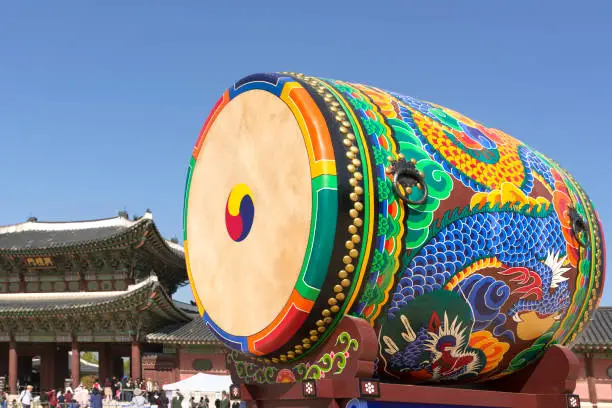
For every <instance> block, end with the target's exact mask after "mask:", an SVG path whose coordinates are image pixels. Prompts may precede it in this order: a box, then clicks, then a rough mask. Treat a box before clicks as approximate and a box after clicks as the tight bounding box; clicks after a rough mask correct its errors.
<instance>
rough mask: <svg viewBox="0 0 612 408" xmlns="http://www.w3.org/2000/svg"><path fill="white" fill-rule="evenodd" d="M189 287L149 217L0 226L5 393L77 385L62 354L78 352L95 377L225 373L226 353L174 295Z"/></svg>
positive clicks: (0, 355) (173, 250)
mask: <svg viewBox="0 0 612 408" xmlns="http://www.w3.org/2000/svg"><path fill="white" fill-rule="evenodd" d="M186 281H187V272H186V268H185V259H184V252H183V248H182V247H181V246H180V245H178V244H177V243H176V242H175V241H174V242H173V241H169V240H166V239H164V238H163V237H162V236H161V235H160V233H159V231H158V229H157V228H156V226H155V223H154V222H153V216H152V214H151V212H150V211H148V210H147V212H146V213H145V215H144V216H142V217H139V218H135V219H132V220H130V219H129V218H128V215H127V213H125V212H120V213H119V215H118V216H117V217H114V218H108V219H100V220H93V221H81V222H39V221H38V220H37V219H36V218H30V219H29V220H28V221H27V222H25V223H21V224H15V225H9V226H4V227H0V377H4V379H5V381H6V382H7V383H8V387H9V389H10V391H11V393H15V392H16V391H17V384H18V382H19V384H21V385H25V384H26V383H33V385H35V387H37V388H38V387H39V388H40V389H43V390H45V389H50V388H55V387H60V386H62V385H63V384H64V381H65V379H71V380H72V382H73V383H76V382H79V381H80V379H81V373H80V358H71V359H70V360H71V364H69V363H68V358H69V352H70V353H71V354H70V355H72V356H75V355H79V356H80V353H81V352H84V351H93V352H97V353H98V360H99V361H98V376H99V377H100V378H106V377H112V376H123V375H128V376H131V377H133V378H152V379H154V380H158V381H160V382H161V383H164V382H169V381H176V380H179V379H180V378H181V376H182V375H183V376H185V375H188V374H189V373H192V372H197V371H209V372H219V371H222V370H223V369H224V364H223V356H222V353H223V350H224V349H223V347H222V346H221V345H220V343H218V342H217V341H216V340H215V339H214V338H213V336H212V334H211V333H210V332H208V330H207V329H206V328H205V326H204V325H203V324H201V319H200V318H199V317H198V315H197V309H196V308H195V307H194V306H192V305H189V304H185V303H181V302H177V301H174V300H172V298H171V296H172V294H173V293H174V292H175V291H176V289H177V288H178V287H180V286H181V285H184V284H185V283H186ZM194 353H197V356H198V357H197V358H196V357H193V355H194ZM33 359H36V360H35V361H37V366H39V367H40V372H39V373H35V372H34V373H33V372H32V361H33ZM127 359H129V362H130V369H129V371H128V372H124V361H126V360H127Z"/></svg>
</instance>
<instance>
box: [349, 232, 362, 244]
mask: <svg viewBox="0 0 612 408" xmlns="http://www.w3.org/2000/svg"><path fill="white" fill-rule="evenodd" d="M351 241H353V242H354V243H356V244H358V243H360V242H361V237H360V236H359V235H356V234H355V235H353V236H352V237H351Z"/></svg>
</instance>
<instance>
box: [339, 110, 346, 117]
mask: <svg viewBox="0 0 612 408" xmlns="http://www.w3.org/2000/svg"><path fill="white" fill-rule="evenodd" d="M338 116H340V117H341V118H343V117H345V116H346V113H344V112H342V111H340V112H338Z"/></svg>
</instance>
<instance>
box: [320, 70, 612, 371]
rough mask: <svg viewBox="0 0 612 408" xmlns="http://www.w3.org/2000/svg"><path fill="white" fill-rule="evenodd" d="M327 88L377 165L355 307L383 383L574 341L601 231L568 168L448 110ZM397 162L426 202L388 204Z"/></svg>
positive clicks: (501, 365)
mask: <svg viewBox="0 0 612 408" xmlns="http://www.w3.org/2000/svg"><path fill="white" fill-rule="evenodd" d="M327 83H328V84H329V85H331V86H332V87H334V88H335V89H336V91H337V92H339V93H340V94H342V96H343V97H344V98H345V100H346V101H348V103H349V104H350V107H351V109H352V110H353V111H354V112H355V114H356V115H357V116H358V118H359V120H360V121H361V123H362V124H363V128H364V129H365V133H367V135H368V137H369V138H370V143H371V145H370V148H371V149H372V153H373V157H374V158H375V161H376V166H377V167H379V169H380V170H379V171H378V189H377V195H378V197H377V199H378V201H379V202H381V203H385V205H382V206H380V207H379V214H378V225H377V232H376V233H377V236H378V241H377V242H378V245H376V253H375V255H374V258H373V261H372V267H371V268H370V269H369V270H368V276H367V277H366V280H365V281H364V282H365V285H364V287H363V289H362V292H361V297H360V299H359V301H358V303H356V305H355V306H354V307H353V308H352V310H351V313H352V314H353V315H355V316H359V317H362V318H365V319H367V320H369V321H370V322H371V323H372V325H374V326H375V327H376V328H377V330H378V333H379V347H380V351H379V361H378V364H377V367H378V369H377V370H378V375H381V376H384V377H389V376H391V377H394V378H397V379H399V380H401V381H448V380H466V381H470V380H472V381H473V380H475V379H477V380H483V379H487V378H498V377H500V376H503V375H506V374H508V373H512V372H514V371H516V370H519V369H521V368H523V367H524V366H526V365H527V364H529V363H531V362H533V361H535V360H536V359H537V358H539V357H540V356H541V355H542V353H543V352H544V351H545V350H546V349H547V348H548V347H549V346H550V345H551V344H555V343H562V344H566V343H567V342H568V341H570V340H571V339H572V338H573V336H574V335H575V333H576V332H577V331H579V330H580V329H581V328H582V325H583V323H584V320H585V319H586V318H587V316H588V313H589V311H590V310H591V309H592V308H593V307H594V306H595V305H594V302H593V300H592V299H596V298H597V297H598V294H599V292H600V290H601V282H602V279H603V255H602V253H601V248H602V240H603V236H602V232H601V226H600V224H599V221H598V217H597V215H596V213H595V210H594V209H593V207H592V204H591V202H590V201H589V199H588V197H587V196H586V194H585V193H584V192H583V190H582V189H581V188H580V187H579V186H578V184H577V183H576V182H575V181H574V180H573V179H572V178H571V177H570V176H569V175H568V174H567V172H566V171H565V170H564V169H562V168H561V167H560V166H558V165H557V164H556V163H554V162H552V161H551V160H549V159H547V158H546V157H544V156H542V155H540V154H539V153H537V152H535V151H534V150H533V149H531V148H530V147H529V146H527V145H525V144H524V143H522V142H520V141H519V140H517V139H515V138H513V137H511V136H509V135H507V134H506V133H504V132H502V131H500V130H497V129H491V128H488V127H486V126H484V125H482V124H480V123H478V122H475V121H473V120H471V119H469V118H467V117H465V116H463V115H461V114H459V113H457V112H455V111H453V110H450V109H447V108H444V107H442V106H439V105H435V104H432V103H427V102H422V101H419V100H417V99H414V98H411V97H407V96H403V95H399V94H395V93H389V92H385V91H382V90H380V89H376V88H373V87H369V86H364V85H354V84H348V83H345V82H341V81H335V80H328V81H327ZM398 154H403V155H404V156H405V157H406V158H407V159H412V161H413V162H414V163H415V164H416V168H417V169H418V170H420V171H422V174H423V175H424V181H425V183H426V184H427V187H428V197H427V200H426V201H425V202H424V203H423V204H419V205H412V204H409V205H404V204H403V203H402V202H398V199H397V198H395V195H394V192H393V186H392V183H391V178H390V177H387V176H385V174H384V173H383V172H382V170H383V169H384V168H385V166H387V165H388V156H391V157H396V155H398ZM414 190H417V189H414ZM411 194H417V195H418V194H419V192H418V190H417V191H414V192H412V193H411ZM398 214H399V215H400V216H398ZM398 223H401V224H402V225H398ZM394 239H402V241H403V242H402V245H398V244H397V243H396V242H394V241H393V240H394ZM390 240H391V242H393V244H392V245H389V244H388V243H389V242H390ZM398 247H401V249H403V251H401V253H402V255H401V256H400V257H399V259H398V258H397V256H398V252H399V251H398Z"/></svg>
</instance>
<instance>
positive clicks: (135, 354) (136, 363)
mask: <svg viewBox="0 0 612 408" xmlns="http://www.w3.org/2000/svg"><path fill="white" fill-rule="evenodd" d="M130 363H131V365H132V378H134V379H136V378H141V377H142V363H141V361H140V342H138V340H133V341H132V357H131V359H130Z"/></svg>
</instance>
